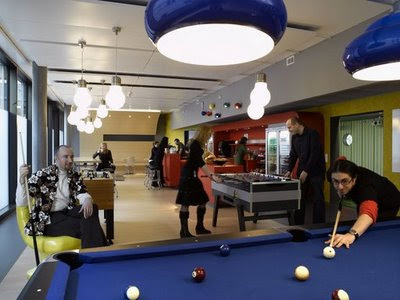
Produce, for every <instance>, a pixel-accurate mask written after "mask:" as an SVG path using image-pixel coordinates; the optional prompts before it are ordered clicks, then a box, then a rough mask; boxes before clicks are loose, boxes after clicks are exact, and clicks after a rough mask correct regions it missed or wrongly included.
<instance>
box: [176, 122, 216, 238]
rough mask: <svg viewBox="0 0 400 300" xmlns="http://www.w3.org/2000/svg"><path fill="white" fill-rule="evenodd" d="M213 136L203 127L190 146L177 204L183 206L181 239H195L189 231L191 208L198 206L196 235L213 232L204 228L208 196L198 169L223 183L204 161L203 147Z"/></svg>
mask: <svg viewBox="0 0 400 300" xmlns="http://www.w3.org/2000/svg"><path fill="white" fill-rule="evenodd" d="M210 135H211V131H210V129H209V128H207V127H203V128H201V129H200V131H199V132H198V134H197V137H196V138H194V139H193V141H192V142H191V143H190V146H189V156H188V159H187V162H186V164H185V165H184V166H183V168H182V173H181V178H180V182H179V191H178V195H177V197H176V203H177V204H180V205H181V209H180V212H179V219H180V222H181V231H180V236H181V238H186V237H193V235H192V234H191V233H190V231H189V227H188V219H189V206H190V205H193V206H197V225H196V234H210V233H211V231H209V230H207V229H206V228H204V224H203V221H204V215H205V214H206V203H207V202H208V200H209V199H208V196H207V193H206V191H205V190H204V187H203V184H202V183H201V181H200V179H199V178H198V169H199V168H202V169H203V172H204V174H206V175H207V176H208V177H210V179H211V180H214V181H217V182H221V179H220V178H219V177H217V176H215V174H211V173H210V171H209V169H208V167H207V165H206V164H205V162H204V160H203V157H202V155H203V153H204V150H203V149H202V146H204V144H205V143H206V142H207V140H208V139H209V137H210Z"/></svg>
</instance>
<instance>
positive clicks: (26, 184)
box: [19, 132, 40, 266]
mask: <svg viewBox="0 0 400 300" xmlns="http://www.w3.org/2000/svg"><path fill="white" fill-rule="evenodd" d="M19 140H20V144H21V152H22V162H23V164H24V165H26V162H25V153H24V144H23V143H22V134H21V132H19ZM24 183H25V193H26V198H27V201H28V210H29V215H30V214H31V213H32V202H31V199H30V197H29V188H28V179H27V177H26V176H25V178H24ZM32 240H33V250H34V251H35V261H36V266H38V265H39V264H40V259H39V251H38V246H37V241H36V230H35V222H34V221H33V224H32Z"/></svg>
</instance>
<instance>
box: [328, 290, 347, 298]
mask: <svg viewBox="0 0 400 300" xmlns="http://www.w3.org/2000/svg"><path fill="white" fill-rule="evenodd" d="M349 299H350V297H349V294H347V293H346V291H344V290H334V291H333V292H332V300H349Z"/></svg>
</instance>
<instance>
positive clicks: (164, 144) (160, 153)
mask: <svg viewBox="0 0 400 300" xmlns="http://www.w3.org/2000/svg"><path fill="white" fill-rule="evenodd" d="M166 151H168V137H166V136H164V137H163V138H162V139H161V141H160V144H159V146H158V149H157V154H156V156H155V159H154V160H155V165H156V167H157V169H158V171H159V173H160V183H161V187H162V186H163V185H164V183H165V182H164V166H163V160H164V154H165V152H166Z"/></svg>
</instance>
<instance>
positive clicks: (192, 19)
mask: <svg viewBox="0 0 400 300" xmlns="http://www.w3.org/2000/svg"><path fill="white" fill-rule="evenodd" d="M286 25H287V13H286V7H285V4H284V3H283V1H282V0H187V1H183V0H150V1H149V3H148V5H147V8H146V13H145V27H146V31H147V34H148V36H149V37H150V39H151V40H152V41H153V43H154V44H155V45H156V46H157V49H158V51H159V52H160V53H161V54H163V55H165V56H166V57H168V58H170V59H173V60H176V61H179V62H183V63H188V64H195V65H208V66H222V65H232V64H239V63H244V62H249V61H252V60H256V59H259V58H261V57H263V56H265V55H267V54H268V53H269V52H271V50H272V49H273V48H274V46H275V45H276V44H277V43H278V42H279V40H280V39H281V38H282V36H283V33H284V32H285V29H286Z"/></svg>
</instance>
